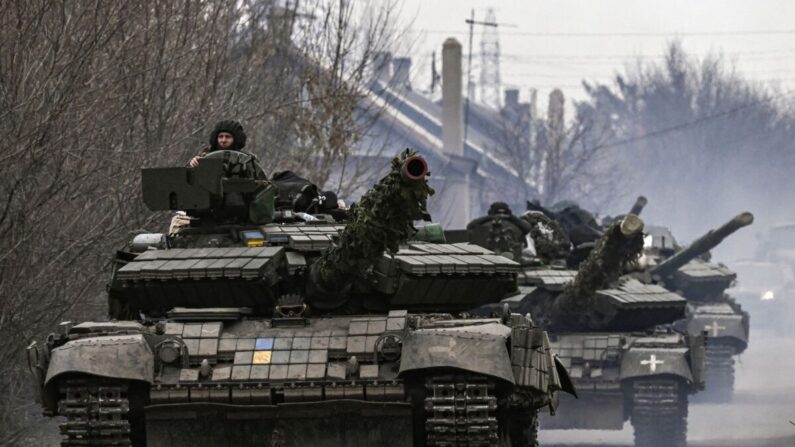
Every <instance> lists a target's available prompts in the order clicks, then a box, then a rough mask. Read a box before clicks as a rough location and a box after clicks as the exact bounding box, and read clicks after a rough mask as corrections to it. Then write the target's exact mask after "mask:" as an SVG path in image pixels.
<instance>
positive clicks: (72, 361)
mask: <svg viewBox="0 0 795 447" xmlns="http://www.w3.org/2000/svg"><path fill="white" fill-rule="evenodd" d="M154 371H155V358H154V354H153V353H152V348H151V347H150V346H149V344H148V343H147V342H146V340H145V339H144V336H143V335H142V334H132V335H113V336H97V337H86V338H80V339H77V340H72V341H69V342H67V343H65V344H64V345H62V346H59V347H57V348H55V349H53V350H52V352H51V353H50V363H49V366H48V368H47V375H46V378H45V380H44V386H45V388H48V387H49V386H50V385H51V383H53V379H55V378H56V377H58V376H60V375H61V374H66V373H80V374H90V375H95V376H100V377H110V378H116V379H125V380H138V381H143V382H148V383H150V384H151V383H152V382H153V381H154Z"/></svg>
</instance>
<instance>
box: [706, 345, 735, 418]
mask: <svg viewBox="0 0 795 447" xmlns="http://www.w3.org/2000/svg"><path fill="white" fill-rule="evenodd" d="M734 353H735V348H734V346H732V345H729V344H726V343H719V342H716V341H710V342H708V343H707V349H706V355H705V357H706V359H705V360H706V362H705V363H706V371H705V375H704V376H705V377H704V379H705V382H706V392H705V393H703V395H702V396H703V397H702V398H699V399H698V400H699V401H700V402H719V403H725V402H731V400H732V397H733V395H734ZM697 396H699V395H697Z"/></svg>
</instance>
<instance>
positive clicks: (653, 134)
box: [597, 90, 795, 148]
mask: <svg viewBox="0 0 795 447" xmlns="http://www.w3.org/2000/svg"><path fill="white" fill-rule="evenodd" d="M792 94H795V90H791V91H788V92H784V93H781V94H778V95H774V96H771V97H768V98H764V99H760V100H758V101H753V102H750V103H748V104H743V105H741V106H737V107H732V108H731V109H728V110H724V111H723V112H718V113H714V114H712V115H706V116H702V117H700V118H696V119H694V120H690V121H686V122H683V123H679V124H675V125H673V126H670V127H665V128H662V129H657V130H655V131H652V132H649V133H645V134H642V135H638V136H635V137H630V138H626V139H623V140H618V141H614V142H612V143H605V144H602V145H599V146H597V147H598V148H610V147H618V146H624V145H627V144H630V143H636V142H638V141H643V140H648V139H651V138H655V137H658V136H660V135H664V134H666V133H670V132H675V131H678V130H682V129H686V128H688V127H692V126H696V125H698V124H702V123H704V122H707V121H711V120H713V119H716V118H721V117H724V116H727V115H731V114H733V113H736V112H739V111H741V110H745V109H749V108H751V107H756V106H758V105H761V104H765V103H769V102H772V101H774V100H777V99H780V98H784V97H787V96H790V95H792Z"/></svg>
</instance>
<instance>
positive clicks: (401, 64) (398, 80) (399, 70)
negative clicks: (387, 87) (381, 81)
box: [391, 57, 411, 89]
mask: <svg viewBox="0 0 795 447" xmlns="http://www.w3.org/2000/svg"><path fill="white" fill-rule="evenodd" d="M410 71H411V58H410V57H396V58H394V59H392V73H394V74H393V75H392V83H391V84H392V85H395V86H398V87H401V88H403V87H405V88H407V89H411V80H410V79H409V72H410Z"/></svg>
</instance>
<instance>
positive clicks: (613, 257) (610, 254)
mask: <svg viewBox="0 0 795 447" xmlns="http://www.w3.org/2000/svg"><path fill="white" fill-rule="evenodd" d="M640 228H641V229H642V226H641V227H640ZM642 252H643V231H636V232H635V233H633V234H631V235H628V236H625V235H624V234H623V233H622V232H621V222H615V223H613V224H612V225H610V226H609V227H608V229H607V231H605V234H604V236H602V238H600V239H599V240H598V241H597V242H596V246H595V247H594V249H593V250H592V251H591V253H590V254H589V255H588V258H587V259H586V260H585V261H583V262H582V264H580V268H579V269H578V271H577V276H576V277H575V278H574V280H573V281H572V282H570V283H569V284H567V285H566V287H565V288H564V289H563V292H562V293H561V295H560V296H559V297H558V298H557V299H556V300H555V303H554V305H553V312H552V313H553V315H552V321H553V322H554V324H555V326H559V327H561V326H565V327H576V328H585V329H598V325H599V322H600V321H601V318H600V315H599V313H598V311H597V309H596V308H595V304H594V303H595V300H594V298H595V297H596V292H597V291H598V290H600V289H607V288H610V287H611V286H612V285H614V284H615V282H616V281H617V280H618V278H619V277H620V276H621V275H622V273H623V272H624V268H625V267H627V266H628V265H630V264H631V263H634V262H637V260H638V258H639V257H640V255H641V253H642Z"/></svg>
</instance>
